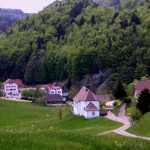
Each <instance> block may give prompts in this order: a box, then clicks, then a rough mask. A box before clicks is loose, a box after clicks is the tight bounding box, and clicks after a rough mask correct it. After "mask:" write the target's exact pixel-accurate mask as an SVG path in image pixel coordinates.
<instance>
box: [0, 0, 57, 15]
mask: <svg viewBox="0 0 150 150" xmlns="http://www.w3.org/2000/svg"><path fill="white" fill-rule="evenodd" d="M54 1H55V0H0V8H12V9H21V10H22V11H24V12H25V13H37V12H38V11H40V10H42V9H43V7H46V6H47V5H49V4H51V3H52V2H54Z"/></svg>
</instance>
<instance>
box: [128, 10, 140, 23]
mask: <svg viewBox="0 0 150 150" xmlns="http://www.w3.org/2000/svg"><path fill="white" fill-rule="evenodd" d="M132 23H135V24H136V25H139V24H141V21H140V18H139V17H138V16H137V15H136V13H135V12H134V13H133V14H132V16H131V22H130V24H132Z"/></svg>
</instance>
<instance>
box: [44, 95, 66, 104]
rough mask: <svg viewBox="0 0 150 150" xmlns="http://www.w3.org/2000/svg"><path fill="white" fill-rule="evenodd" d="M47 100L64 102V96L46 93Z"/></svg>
mask: <svg viewBox="0 0 150 150" xmlns="http://www.w3.org/2000/svg"><path fill="white" fill-rule="evenodd" d="M45 100H46V101H62V102H63V97H62V96H61V95H59V94H54V95H51V94H46V95H45Z"/></svg>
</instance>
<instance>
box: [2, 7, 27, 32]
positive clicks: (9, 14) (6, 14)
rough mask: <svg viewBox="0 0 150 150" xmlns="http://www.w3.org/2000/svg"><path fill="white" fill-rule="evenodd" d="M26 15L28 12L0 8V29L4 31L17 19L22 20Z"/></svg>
mask: <svg viewBox="0 0 150 150" xmlns="http://www.w3.org/2000/svg"><path fill="white" fill-rule="evenodd" d="M28 15H29V14H26V13H23V12H22V11H21V10H17V9H2V8H0V31H1V32H5V31H6V30H7V29H8V28H9V27H11V26H12V25H14V24H15V23H16V22H17V21H18V20H22V19H24V18H25V17H27V16H28Z"/></svg>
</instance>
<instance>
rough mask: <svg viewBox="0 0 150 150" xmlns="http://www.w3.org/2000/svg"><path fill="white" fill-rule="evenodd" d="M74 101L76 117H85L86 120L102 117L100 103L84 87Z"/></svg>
mask: <svg viewBox="0 0 150 150" xmlns="http://www.w3.org/2000/svg"><path fill="white" fill-rule="evenodd" d="M73 101H74V107H73V111H74V114H75V115H79V116H84V117H85V118H86V119H91V118H96V117H99V116H100V102H99V100H98V99H97V97H96V96H95V94H94V93H93V92H92V91H91V90H90V89H89V88H86V87H84V86H83V87H82V88H81V90H80V91H79V92H78V93H77V95H76V96H75V97H74V98H73Z"/></svg>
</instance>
